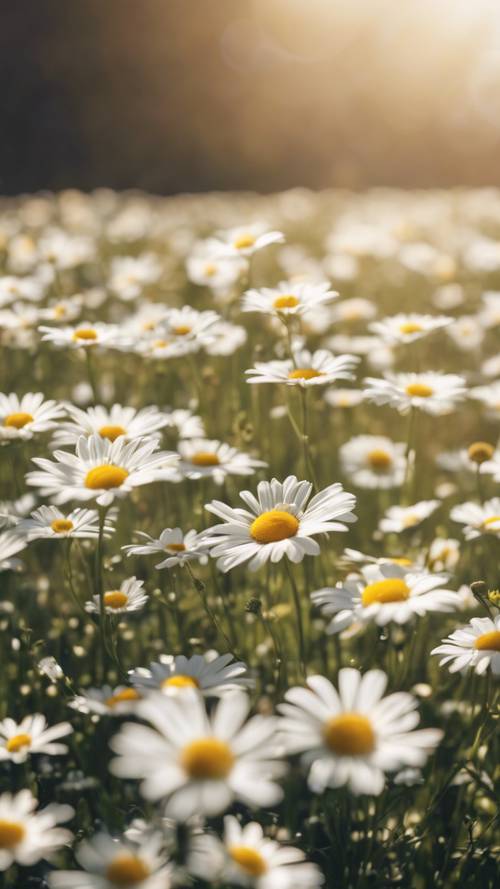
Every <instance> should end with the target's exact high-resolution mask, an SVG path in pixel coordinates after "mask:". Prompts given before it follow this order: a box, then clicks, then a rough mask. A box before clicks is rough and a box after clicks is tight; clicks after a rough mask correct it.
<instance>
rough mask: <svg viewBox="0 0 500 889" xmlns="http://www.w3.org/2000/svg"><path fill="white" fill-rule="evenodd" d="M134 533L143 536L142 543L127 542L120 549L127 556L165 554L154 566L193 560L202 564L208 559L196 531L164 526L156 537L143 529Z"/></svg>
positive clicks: (199, 535)
mask: <svg viewBox="0 0 500 889" xmlns="http://www.w3.org/2000/svg"><path fill="white" fill-rule="evenodd" d="M136 533H137V535H138V537H142V538H143V540H144V543H139V544H135V543H132V544H128V545H127V546H122V549H123V550H124V551H125V552H126V553H127V556H149V555H155V554H156V553H161V554H162V555H165V554H166V558H165V559H162V561H161V562H158V564H157V565H155V568H158V569H160V568H173V567H174V566H176V565H185V564H186V562H191V561H193V560H194V561H196V562H200V563H201V564H202V565H204V564H206V562H207V561H208V557H207V555H206V554H205V550H206V548H207V544H206V542H205V541H204V539H203V537H202V535H201V534H198V533H197V531H194V530H191V531H187V532H186V534H184V533H183V532H182V530H181V528H165V529H164V530H163V531H162V532H161V534H160V536H159V537H157V538H156V537H151V536H150V535H149V534H146V533H145V532H144V531H137V532H136Z"/></svg>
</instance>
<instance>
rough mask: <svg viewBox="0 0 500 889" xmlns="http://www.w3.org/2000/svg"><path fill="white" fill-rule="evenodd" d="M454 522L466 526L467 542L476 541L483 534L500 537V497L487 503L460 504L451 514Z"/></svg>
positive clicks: (464, 529)
mask: <svg viewBox="0 0 500 889" xmlns="http://www.w3.org/2000/svg"><path fill="white" fill-rule="evenodd" d="M450 518H451V520H452V521H453V522H459V523H460V524H461V525H464V528H463V533H464V536H465V539H466V540H474V539H475V538H476V537H480V536H481V535H482V534H490V535H492V534H493V535H497V536H498V535H500V497H493V498H492V499H491V500H487V501H486V502H485V503H473V502H471V501H469V502H467V503H459V504H458V505H457V506H454V507H453V509H452V510H451V512H450Z"/></svg>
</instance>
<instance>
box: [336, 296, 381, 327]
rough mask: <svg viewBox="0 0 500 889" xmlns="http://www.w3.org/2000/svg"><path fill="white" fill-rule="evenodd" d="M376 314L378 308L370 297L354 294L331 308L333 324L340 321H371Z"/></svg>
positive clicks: (348, 322)
mask: <svg viewBox="0 0 500 889" xmlns="http://www.w3.org/2000/svg"><path fill="white" fill-rule="evenodd" d="M376 314H377V308H376V306H375V305H374V304H373V303H372V302H371V301H370V300H369V299H365V298H364V297H362V296H354V297H352V298H351V299H343V300H341V301H340V302H338V303H336V305H334V306H333V307H332V310H331V319H332V324H338V323H339V321H340V322H344V323H347V324H353V323H355V324H356V323H358V322H360V321H370V320H371V318H374V317H375V315H376Z"/></svg>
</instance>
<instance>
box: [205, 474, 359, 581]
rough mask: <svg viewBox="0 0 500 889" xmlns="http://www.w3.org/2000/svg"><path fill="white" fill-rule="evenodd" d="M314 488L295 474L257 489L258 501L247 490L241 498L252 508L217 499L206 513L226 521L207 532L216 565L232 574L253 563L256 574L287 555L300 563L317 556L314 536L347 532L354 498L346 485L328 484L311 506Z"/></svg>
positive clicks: (252, 566) (354, 519)
mask: <svg viewBox="0 0 500 889" xmlns="http://www.w3.org/2000/svg"><path fill="white" fill-rule="evenodd" d="M311 492H312V484H311V483H310V482H307V481H300V482H299V481H297V478H296V477H295V476H294V475H290V476H288V478H286V479H285V481H284V482H279V481H278V480H277V479H275V478H273V479H272V481H270V482H260V483H259V484H258V485H257V497H254V495H253V494H252V493H251V492H250V491H242V492H241V493H240V497H241V499H242V500H243V502H244V503H245V505H246V506H247V507H248V509H241V508H236V509H233V508H232V507H230V506H227V505H226V504H225V503H221V502H220V501H219V500H213V501H212V502H211V503H209V504H207V506H206V507H205V509H207V510H208V511H209V512H212V513H213V514H214V515H216V516H219V517H220V518H221V519H223V522H222V523H221V524H219V525H214V526H213V527H211V528H209V529H208V530H207V532H206V536H205V539H206V541H207V543H210V544H212V549H211V551H210V555H211V556H212V557H213V558H216V559H217V567H218V568H220V570H221V571H224V572H227V571H230V570H231V569H232V568H235V567H236V565H241V563H242V562H248V561H249V566H248V567H249V568H250V570H251V571H256V570H257V569H258V568H260V567H261V566H262V565H264V564H265V563H266V562H267V561H268V560H270V561H271V562H279V561H280V560H281V559H282V558H283V557H284V556H287V558H289V559H290V561H291V562H301V561H302V559H303V558H304V556H306V555H310V556H317V555H318V554H319V552H320V547H319V544H318V543H317V541H315V540H313V539H312V538H313V537H314V536H316V535H317V534H324V533H326V532H328V531H347V527H346V522H347V523H351V522H355V521H356V520H357V519H356V516H355V515H354V513H353V512H352V510H353V509H354V507H355V505H356V498H355V497H354V496H353V494H348V493H347V492H346V491H344V489H343V487H342V485H341V484H338V483H337V484H334V485H329V487H328V488H325V489H324V490H323V491H320V492H319V493H318V494H316V495H315V496H314V497H313V498H312V500H311V501H310V502H309V503H308V500H309V497H310V496H311Z"/></svg>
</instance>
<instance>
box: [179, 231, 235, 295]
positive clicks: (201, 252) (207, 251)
mask: <svg viewBox="0 0 500 889" xmlns="http://www.w3.org/2000/svg"><path fill="white" fill-rule="evenodd" d="M245 271H246V262H245V261H244V260H242V259H240V258H238V257H237V256H230V257H224V256H216V255H215V254H214V251H213V249H211V248H210V247H208V248H207V246H206V245H205V243H204V242H201V243H200V244H196V245H195V247H194V250H193V253H192V254H191V255H190V256H188V258H187V260H186V273H187V276H188V279H189V280H190V281H192V283H193V284H198V285H199V286H200V287H210V288H211V289H212V290H225V289H226V288H229V287H232V285H233V284H236V282H237V280H238V278H240V277H241V275H242V274H243V273H244V272H245Z"/></svg>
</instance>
